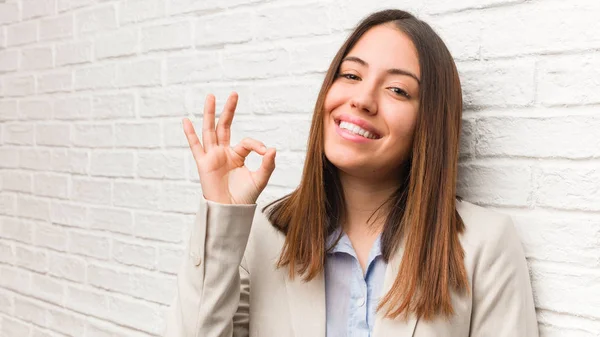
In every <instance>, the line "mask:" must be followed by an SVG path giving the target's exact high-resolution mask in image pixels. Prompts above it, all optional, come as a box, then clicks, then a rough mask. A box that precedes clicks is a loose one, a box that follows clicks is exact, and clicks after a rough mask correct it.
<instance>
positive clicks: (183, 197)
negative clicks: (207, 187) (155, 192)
mask: <svg viewBox="0 0 600 337" xmlns="http://www.w3.org/2000/svg"><path fill="white" fill-rule="evenodd" d="M200 194H201V188H200V186H198V185H197V184H181V183H164V184H163V194H162V199H161V202H160V206H161V209H162V210H164V211H169V212H187V213H195V212H196V211H197V209H198V206H197V205H198V202H199V200H200Z"/></svg>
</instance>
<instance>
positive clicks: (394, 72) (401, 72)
mask: <svg viewBox="0 0 600 337" xmlns="http://www.w3.org/2000/svg"><path fill="white" fill-rule="evenodd" d="M345 61H352V62H356V63H359V64H361V65H363V66H365V67H368V66H369V64H368V63H367V62H366V61H365V60H363V59H361V58H359V57H356V56H347V57H345V58H344V59H343V60H342V62H341V63H344V62H345ZM387 73H388V74H392V75H404V76H409V77H412V78H414V79H415V80H416V81H417V83H419V84H421V81H420V80H419V78H418V77H417V75H415V74H413V73H411V72H410V71H408V70H404V69H397V68H392V69H388V71H387Z"/></svg>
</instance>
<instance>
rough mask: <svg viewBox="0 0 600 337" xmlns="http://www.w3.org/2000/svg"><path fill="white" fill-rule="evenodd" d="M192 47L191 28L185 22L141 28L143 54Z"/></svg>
mask: <svg viewBox="0 0 600 337" xmlns="http://www.w3.org/2000/svg"><path fill="white" fill-rule="evenodd" d="M191 47H192V26H191V25H190V23H189V22H187V21H182V22H176V23H171V24H166V25H160V26H150V27H146V28H142V49H143V51H144V52H148V51H158V50H173V49H186V48H191Z"/></svg>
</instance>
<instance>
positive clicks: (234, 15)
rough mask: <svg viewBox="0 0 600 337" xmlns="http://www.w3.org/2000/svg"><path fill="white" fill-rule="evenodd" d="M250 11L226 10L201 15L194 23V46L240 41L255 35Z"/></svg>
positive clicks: (253, 16) (254, 16) (247, 39)
mask: <svg viewBox="0 0 600 337" xmlns="http://www.w3.org/2000/svg"><path fill="white" fill-rule="evenodd" d="M255 20H256V15H255V14H253V12H252V11H227V12H222V13H216V14H214V15H208V16H203V17H202V18H201V19H199V20H198V21H196V24H195V36H196V38H195V44H196V46H210V45H219V44H225V43H241V42H247V41H250V40H252V38H253V36H255V35H256V33H255V29H254V24H253V22H254V21H255Z"/></svg>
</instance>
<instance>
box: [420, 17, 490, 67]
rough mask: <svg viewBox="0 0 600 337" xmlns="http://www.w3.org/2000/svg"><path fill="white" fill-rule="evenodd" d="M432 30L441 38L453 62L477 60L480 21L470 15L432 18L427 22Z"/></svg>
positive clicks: (482, 22) (481, 24) (485, 22)
mask: <svg viewBox="0 0 600 337" xmlns="http://www.w3.org/2000/svg"><path fill="white" fill-rule="evenodd" d="M428 22H429V23H430V25H431V26H432V28H433V29H434V30H435V31H436V32H437V33H438V34H439V36H440V37H441V38H442V40H443V41H444V43H445V44H446V46H447V47H448V50H450V53H451V54H452V56H453V58H454V59H455V60H474V59H477V58H479V54H480V51H479V50H480V44H481V43H480V41H481V29H482V26H485V25H486V24H487V21H482V20H481V18H480V17H479V16H473V15H471V14H470V13H467V14H463V13H459V14H457V15H447V16H439V17H434V18H432V19H431V20H430V21H429V20H428Z"/></svg>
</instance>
